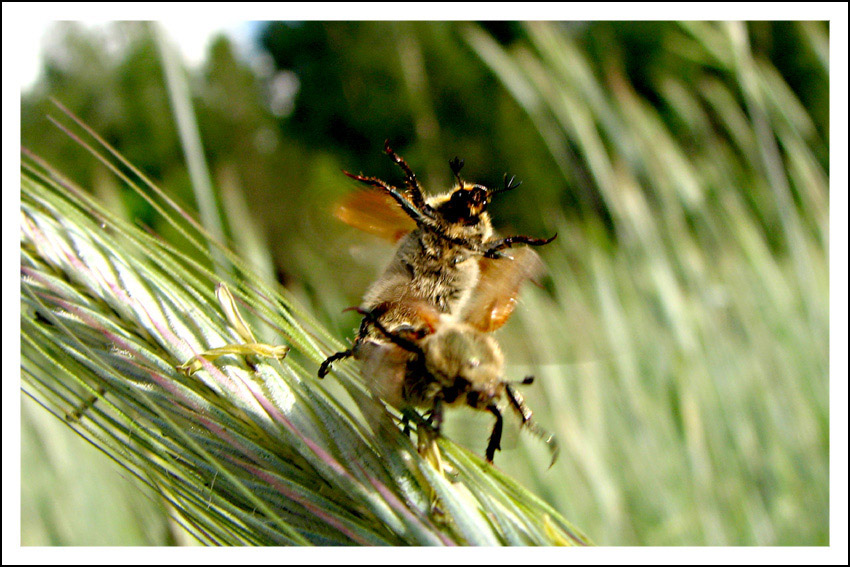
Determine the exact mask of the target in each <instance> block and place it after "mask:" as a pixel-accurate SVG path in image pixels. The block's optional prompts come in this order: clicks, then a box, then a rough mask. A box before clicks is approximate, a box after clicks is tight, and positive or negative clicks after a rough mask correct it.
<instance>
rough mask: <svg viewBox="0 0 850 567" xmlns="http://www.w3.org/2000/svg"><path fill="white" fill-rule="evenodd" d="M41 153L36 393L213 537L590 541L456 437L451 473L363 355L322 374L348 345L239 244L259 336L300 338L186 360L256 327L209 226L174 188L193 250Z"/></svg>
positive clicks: (33, 307) (34, 178)
mask: <svg viewBox="0 0 850 567" xmlns="http://www.w3.org/2000/svg"><path fill="white" fill-rule="evenodd" d="M86 135H87V136H93V135H94V133H93V132H91V131H89V132H87V134H86ZM95 141H96V143H97V144H100V143H101V142H100V141H99V140H97V139H96V140H95ZM102 150H108V148H105V147H104V148H102ZM92 151H93V152H95V151H96V150H95V149H94V148H92ZM28 158H29V159H25V162H24V171H23V174H22V210H21V213H22V219H21V227H22V233H21V291H22V316H21V329H22V378H23V384H24V386H23V391H24V394H25V395H26V396H28V397H31V398H33V399H34V400H36V401H37V402H38V403H39V404H41V405H43V406H44V408H45V409H47V410H48V411H50V412H51V413H53V414H54V415H55V416H56V417H57V418H59V419H64V420H65V421H66V422H67V424H68V425H69V426H70V427H72V428H73V429H74V430H75V431H77V432H78V433H79V434H80V435H82V436H83V437H85V438H86V439H88V440H89V441H91V442H92V443H93V444H94V445H95V446H97V447H98V448H100V449H101V450H102V451H104V452H105V453H106V454H107V455H109V456H110V457H111V458H112V459H114V460H115V461H116V462H117V463H119V464H120V465H121V466H123V467H125V469H126V470H127V471H128V472H129V474H130V475H131V476H134V477H135V480H136V481H137V482H140V483H142V484H144V485H146V486H147V487H148V488H149V489H150V490H151V494H156V495H157V497H158V499H159V500H160V502H161V503H160V506H162V507H163V508H167V509H169V510H173V511H174V512H173V515H172V516H173V519H174V521H175V522H177V523H179V524H181V525H182V526H183V528H184V529H185V530H186V531H187V532H189V533H190V534H192V536H194V538H195V539H197V541H199V542H202V543H206V544H226V545H236V544H253V545H259V544H266V545H268V544H277V545H284V544H290V545H292V544H294V545H305V544H314V545H352V544H361V545H402V544H415V545H453V544H487V545H495V544H512V545H534V544H537V545H543V544H555V543H570V544H581V543H584V542H585V540H584V536H582V535H581V534H579V533H578V532H576V531H575V530H574V529H573V528H571V527H570V526H569V524H568V523H566V521H565V520H563V519H562V517H561V516H560V514H558V513H557V512H556V511H555V510H554V509H552V508H551V507H549V506H548V505H546V504H545V503H543V502H542V501H539V500H536V499H535V498H534V497H533V496H532V495H531V494H529V493H528V492H526V491H525V490H524V489H522V488H521V487H519V485H517V484H516V483H514V482H513V481H511V480H510V479H509V478H507V477H505V476H504V475H502V474H500V473H499V471H498V470H497V469H495V468H493V467H492V466H491V465H488V464H486V463H484V462H483V460H482V459H481V458H480V457H477V456H471V455H470V454H468V453H467V452H466V451H464V450H461V449H458V448H455V447H453V446H452V444H451V442H449V441H448V440H446V439H440V447H441V448H442V450H443V452H444V455H445V459H446V462H447V463H448V465H449V467H450V470H451V471H452V478H451V479H449V478H446V477H443V476H442V475H440V474H438V472H437V471H436V470H435V469H434V468H433V467H432V465H431V464H429V463H428V462H427V461H425V460H423V459H422V458H421V457H420V456H419V454H418V452H417V450H416V447H415V446H414V445H413V444H412V443H411V441H410V440H409V439H407V437H405V436H404V435H403V434H402V432H401V430H400V429H399V427H398V426H397V425H396V423H395V422H394V418H393V417H392V416H391V415H390V413H389V412H387V411H386V410H385V409H384V408H383V406H382V405H381V404H380V403H379V402H378V401H377V400H375V399H373V398H372V397H371V396H370V395H369V394H368V393H367V392H366V391H365V390H364V388H363V386H362V385H361V384H360V382H359V381H358V379H357V378H356V377H355V375H354V374H353V373H352V372H351V370H352V369H349V370H348V371H345V372H343V373H342V374H341V376H340V378H339V380H338V381H334V380H332V379H330V378H329V379H327V380H325V381H324V382H320V381H319V380H318V378H316V376H315V369H316V367H317V365H318V362H319V361H321V360H322V359H323V358H324V356H325V353H327V352H330V351H332V350H335V349H338V348H339V346H340V345H339V344H337V343H334V342H332V341H330V340H329V338H328V334H327V333H326V332H324V331H322V330H321V329H320V328H319V327H318V325H316V323H315V322H314V321H313V320H312V319H311V318H310V317H309V316H308V315H306V314H305V313H303V312H301V311H299V310H298V309H297V308H296V307H295V306H294V305H293V304H292V303H291V302H290V301H289V300H287V299H286V297H284V295H282V294H281V292H278V291H276V290H275V289H274V288H273V286H271V285H269V284H267V283H264V282H262V281H261V280H259V279H257V278H251V277H250V270H248V268H246V267H245V266H244V265H243V264H242V263H241V261H240V260H239V259H238V258H237V257H236V256H234V255H233V254H232V253H230V252H228V251H227V250H225V249H224V248H219V253H220V254H222V255H224V256H226V257H227V260H228V262H230V263H231V264H232V265H234V266H236V267H237V268H238V269H239V270H240V272H239V273H240V274H241V276H232V281H231V282H230V283H229V287H230V289H231V290H232V292H233V295H234V296H235V298H236V302H237V304H238V307H237V308H238V309H240V311H244V313H245V315H247V319H248V323H247V324H248V325H249V326H253V323H254V322H256V321H263V322H264V323H265V324H266V326H268V327H269V328H271V329H272V330H273V333H271V335H272V336H269V337H265V338H263V339H260V340H263V341H264V342H266V343H270V344H280V343H286V344H287V345H289V346H291V347H292V351H291V352H290V354H289V356H288V357H287V358H285V359H284V360H279V361H274V360H268V359H265V358H263V357H255V356H248V357H247V359H246V357H244V356H237V357H232V356H231V357H221V358H218V359H217V360H216V361H215V363H212V362H210V361H208V360H206V359H203V358H202V359H199V360H200V365H198V366H199V368H197V369H195V368H193V370H196V371H195V372H181V371H180V369H179V368H178V367H179V366H180V365H182V364H184V363H186V361H188V360H190V359H191V358H192V357H194V356H196V355H198V354H201V353H202V352H203V351H207V350H209V349H215V348H217V347H220V346H223V345H225V344H232V343H234V342H239V341H240V340H244V339H240V336H239V333H237V332H235V331H234V329H233V328H232V326H233V321H234V317H233V316H232V315H231V316H228V313H222V311H221V309H220V308H219V307H218V306H217V305H218V302H217V301H216V299H215V297H214V295H213V290H214V289H215V287H216V281H217V275H216V272H215V271H214V270H213V262H212V260H211V258H210V256H209V255H207V252H206V246H205V243H204V241H203V240H200V239H198V236H199V235H203V234H204V233H203V231H202V230H201V229H200V228H199V227H198V226H197V225H196V224H195V223H194V222H193V221H192V220H191V219H190V218H189V217H187V216H183V215H182V213H181V212H180V211H179V210H176V209H174V208H173V205H170V204H169V203H168V202H166V203H162V204H160V206H159V210H160V211H161V213H162V214H163V215H165V216H167V217H168V218H169V219H170V221H171V222H172V223H174V224H175V225H180V224H181V223H183V224H185V228H184V229H183V230H184V234H185V237H186V238H187V240H189V242H190V243H191V245H192V246H194V249H195V255H189V254H187V253H185V252H178V251H177V250H175V249H174V248H172V247H171V246H170V245H168V244H167V243H165V242H164V241H162V240H160V239H159V238H157V237H156V236H152V235H149V234H146V233H144V232H142V231H141V230H140V229H138V228H137V227H134V226H131V225H128V224H126V223H125V222H123V221H121V220H119V219H117V218H115V217H113V216H112V215H110V214H109V213H108V212H107V211H105V210H104V209H103V208H101V207H100V206H99V205H98V204H97V203H96V202H95V201H93V200H92V199H91V198H90V197H88V196H87V195H86V194H85V193H83V192H81V191H80V190H79V188H77V187H74V186H73V185H72V184H70V183H68V182H67V181H65V180H64V179H63V178H62V177H61V175H60V174H59V173H58V172H56V171H54V170H53V169H51V168H50V167H49V166H48V165H46V164H44V163H41V162H40V161H39V160H38V159H37V158H36V157H35V156H28ZM101 159H103V161H104V163H108V164H110V166H111V167H113V168H114V170H115V171H116V172H119V173H120V175H121V177H122V179H123V180H124V181H125V182H126V183H127V184H128V185H130V186H131V187H132V188H133V189H134V190H136V191H139V192H142V193H146V194H148V197H149V198H151V199H152V200H161V199H163V198H164V196H163V195H162V194H160V193H158V192H157V190H156V188H154V187H145V186H144V184H142V185H141V186H139V185H137V181H139V179H138V178H137V177H136V174H135V173H133V172H128V173H121V172H122V171H123V170H124V169H126V168H128V167H130V166H129V164H126V163H121V161H120V158H119V157H118V156H117V155H113V156H112V157H110V158H106V157H103V156H101ZM218 267H219V268H220V269H221V268H223V267H222V266H218ZM231 311H232V310H231ZM242 334H243V335H244V334H245V333H244V332H242Z"/></svg>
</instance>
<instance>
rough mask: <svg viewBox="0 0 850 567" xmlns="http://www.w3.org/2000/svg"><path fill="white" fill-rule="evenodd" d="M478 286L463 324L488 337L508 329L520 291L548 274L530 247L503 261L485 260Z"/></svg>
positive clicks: (466, 306) (482, 261)
mask: <svg viewBox="0 0 850 567" xmlns="http://www.w3.org/2000/svg"><path fill="white" fill-rule="evenodd" d="M479 267H480V269H481V272H480V277H479V280H478V284H477V285H476V286H475V288H474V289H473V291H472V293H471V294H470V298H469V301H468V302H467V303H466V305H465V306H464V310H463V320H464V321H466V322H467V323H469V324H470V325H472V326H473V327H475V328H476V329H478V330H479V331H483V332H485V333H490V332H492V331H495V330H496V329H498V328H499V327H501V326H502V325H504V324H505V323H506V322H507V320H508V319H509V318H510V316H511V314H512V313H513V312H514V309H515V308H516V304H517V296H518V295H519V290H520V287H522V284H523V282H525V281H526V280H534V279H536V278H538V277H540V276H541V275H542V274H543V272H544V266H543V261H542V260H541V259H540V256H539V255H538V254H537V252H535V251H534V250H532V249H531V248H528V247H522V248H517V249H512V250H510V254H509V255H507V254H506V255H505V256H504V257H502V258H495V259H491V258H481V260H480V261H479Z"/></svg>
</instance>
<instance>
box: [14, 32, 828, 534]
mask: <svg viewBox="0 0 850 567" xmlns="http://www.w3.org/2000/svg"><path fill="white" fill-rule="evenodd" d="M251 29H252V31H253V38H254V43H253V46H252V49H251V50H250V51H248V52H245V51H244V50H243V49H237V47H236V46H235V45H234V44H233V43H231V42H230V40H228V39H227V38H225V37H223V36H222V37H220V38H218V39H217V40H216V41H215V42H214V43H213V44H212V45H211V47H210V49H209V51H208V54H207V57H206V60H205V62H204V64H203V66H202V68H200V69H195V70H191V71H190V72H189V74H188V80H189V88H190V90H191V95H192V102H193V104H194V117H195V118H196V120H197V124H198V126H199V131H200V136H201V138H202V140H203V150H204V151H203V156H204V157H205V158H206V163H207V165H208V168H209V172H210V175H211V180H212V185H213V187H214V193H215V199H216V202H217V207H218V211H219V214H220V216H221V218H222V219H223V222H224V231H225V234H226V238H227V239H228V241H229V242H230V243H231V244H232V246H233V247H234V248H235V249H237V250H238V251H239V252H240V253H241V254H243V255H245V256H246V257H247V258H249V259H250V260H251V261H252V262H253V263H254V265H255V266H256V267H257V269H258V271H260V272H261V273H262V274H264V275H265V277H268V278H270V279H271V278H276V279H278V280H279V281H280V282H281V283H282V284H283V285H284V286H285V287H286V288H287V289H289V290H290V291H291V293H292V294H293V295H294V296H295V297H296V298H297V299H298V300H299V301H300V302H301V303H302V304H303V305H304V306H305V307H306V308H308V309H309V310H310V311H311V312H312V313H313V314H315V316H316V317H318V318H319V319H320V320H321V321H323V322H324V323H326V324H327V326H328V327H329V328H330V329H332V331H333V333H334V334H335V335H336V336H338V337H340V338H341V339H344V340H348V339H350V338H351V337H353V335H354V331H355V328H356V326H357V324H358V322H359V321H358V318H357V316H356V315H353V314H351V313H343V312H342V310H343V309H344V308H345V307H348V306H352V305H356V304H357V303H358V302H359V299H360V295H361V294H362V293H363V291H364V290H365V289H366V287H367V286H368V284H369V283H370V282H371V280H372V279H373V278H374V277H375V276H376V275H377V273H378V272H379V270H380V269H381V267H382V265H383V264H384V263H385V262H386V261H387V260H388V258H389V256H390V255H391V254H392V249H391V247H389V246H388V245H386V244H384V243H381V242H379V241H378V240H376V239H374V238H373V237H371V236H368V235H364V234H361V233H358V232H356V231H354V230H353V229H351V228H348V227H346V226H344V225H342V223H339V222H338V221H336V220H335V219H334V218H333V216H332V214H331V211H332V208H333V205H334V203H335V202H337V201H338V200H339V199H340V198H343V197H344V196H346V195H348V194H350V193H351V192H352V191H353V190H354V189H355V188H356V186H355V184H354V183H353V182H351V181H350V180H348V179H347V178H346V177H345V176H344V175H343V174H342V173H341V170H343V169H345V170H348V171H353V172H362V173H365V174H367V175H373V176H378V177H380V178H382V179H385V180H387V181H389V182H391V183H393V182H400V179H401V176H400V172H399V171H398V169H397V168H396V167H395V166H394V165H393V164H392V162H391V161H390V160H389V159H388V158H387V157H386V156H385V155H383V153H382V148H383V144H384V140H389V141H390V142H391V144H392V145H393V147H394V148H395V149H396V150H397V151H398V152H399V153H400V154H401V155H402V156H404V157H405V159H406V160H407V161H408V163H409V164H410V165H411V167H412V168H413V169H414V171H416V173H417V176H418V177H419V179H420V180H421V181H422V182H423V185H424V187H425V189H426V191H429V190H430V191H432V192H436V191H439V190H443V189H445V188H447V187H448V186H449V184H450V183H451V181H452V175H451V171H450V170H449V167H448V160H449V159H451V158H452V157H454V156H459V157H461V158H463V159H464V160H465V161H466V167H465V169H464V171H463V174H464V177H465V178H466V179H468V180H470V181H476V182H479V183H484V184H487V185H490V186H492V185H497V184H500V183H501V180H502V175H503V174H504V173H505V172H507V173H508V174H509V175H516V176H517V178H518V179H521V180H523V181H524V183H523V185H522V187H521V188H520V189H518V190H516V191H512V192H509V193H506V194H504V195H500V196H499V197H498V198H497V200H496V202H494V203H493V205H492V209H491V210H492V214H493V218H494V219H495V225H496V228H497V230H499V231H500V232H501V233H503V234H515V233H521V234H529V235H533V236H539V237H543V236H549V235H551V234H553V233H555V232H557V233H558V239H557V240H556V241H555V242H554V243H552V244H550V245H548V246H546V247H545V248H542V249H541V250H540V252H541V255H542V256H543V259H544V261H545V262H546V263H547V265H548V267H549V270H550V273H549V275H548V276H547V279H546V280H545V281H544V283H543V285H542V286H541V287H533V286H529V289H527V290H525V291H524V292H523V296H522V304H521V307H520V308H519V309H518V311H517V313H516V314H515V315H514V317H513V319H512V321H511V322H510V323H509V324H508V325H507V326H506V327H505V328H504V329H502V330H500V331H499V333H498V335H499V338H500V341H501V343H502V344H503V345H504V347H505V351H506V353H507V357H508V361H509V367H508V372H509V373H510V374H511V377H515V378H520V377H522V376H525V375H527V374H534V375H535V376H536V377H537V378H538V380H537V381H536V382H535V384H534V385H533V386H531V387H528V388H527V389H526V391H525V392H524V393H525V395H526V398H527V401H528V402H529V405H530V406H531V407H532V408H533V409H534V410H535V412H536V416H537V418H538V421H539V422H540V424H541V425H543V426H544V427H546V428H548V429H551V430H552V431H554V432H556V433H557V434H558V436H559V437H560V439H561V443H562V447H563V451H562V454H561V458H560V460H559V462H558V463H557V464H556V465H555V466H554V467H553V468H552V469H550V470H547V469H546V465H547V458H546V449H545V447H542V446H540V444H539V443H537V442H536V441H535V440H534V439H532V438H530V437H526V436H523V435H517V434H516V433H511V434H508V437H511V438H510V439H508V440H506V442H505V443H504V445H505V447H504V448H505V450H504V451H503V452H502V453H501V454H500V455H498V456H497V458H496V464H497V466H499V467H500V468H502V469H504V470H505V471H507V472H508V473H510V474H511V475H513V476H515V477H516V478H518V479H519V480H520V481H521V482H523V483H524V484H525V485H526V486H528V487H529V488H531V489H532V490H534V491H535V492H536V493H538V494H539V495H540V496H541V497H543V498H544V499H546V500H547V501H548V502H550V503H551V504H553V505H554V506H555V507H556V508H557V509H558V510H560V511H561V512H562V513H563V514H564V516H565V517H567V518H568V519H569V520H570V521H571V522H573V523H574V524H575V525H576V526H577V527H579V528H580V529H581V530H583V531H584V532H585V533H586V534H587V535H588V536H589V537H590V538H591V539H592V540H593V541H594V542H596V543H598V544H604V545H827V544H828V543H829V389H828V378H829V374H828V368H829V367H828V344H829V286H828V275H829V265H828V257H827V250H828V244H829V241H828V238H829V223H828V220H829V146H828V140H829V25H828V23H826V22H751V23H744V22H725V23H717V22H714V23H712V22H640V23H618V22H587V23H583V22H535V23H523V22H484V23H480V22H479V23H456V22H317V21H312V22H289V23H281V22H257V23H255V24H253V25H252V26H251ZM162 37H163V36H162V35H161V31H158V28H157V27H156V26H151V25H149V24H144V23H137V22H136V23H129V22H116V23H115V24H114V25H112V26H110V27H108V28H105V29H101V30H99V31H92V30H90V29H88V28H85V27H83V26H80V25H77V24H74V23H70V22H68V23H63V24H57V27H56V28H55V29H54V31H53V32H52V38H53V39H52V42H51V46H50V49H49V50H48V51H47V56H46V60H45V62H44V65H45V67H44V73H43V75H42V76H41V77H40V79H39V81H38V83H37V84H36V85H35V86H34V87H33V88H32V89H30V90H28V91H26V92H24V93H23V95H22V101H21V110H22V121H21V128H22V133H21V138H22V145H23V146H24V147H26V148H28V149H29V150H32V151H33V152H35V153H36V154H38V155H40V156H41V157H43V158H44V159H46V160H47V161H49V162H50V163H52V164H53V165H54V166H55V167H56V168H57V169H58V170H60V171H62V172H64V173H65V174H66V175H67V176H68V177H69V178H71V179H72V180H74V181H76V182H77V183H79V184H80V185H81V186H83V187H87V188H91V190H92V191H94V192H95V193H96V194H97V195H98V196H99V197H100V198H102V199H103V200H104V202H106V203H109V204H110V206H111V207H112V208H113V210H115V211H118V212H122V214H124V215H126V217H127V218H130V219H133V220H135V221H136V222H138V223H140V224H142V225H144V226H146V227H149V228H150V229H151V230H154V231H156V232H159V233H160V234H162V235H163V236H164V237H166V238H174V239H176V238H177V237H176V236H175V235H174V234H173V229H170V228H169V227H168V226H166V225H161V224H160V222H159V218H158V217H157V215H156V214H155V212H154V211H153V210H151V209H150V208H149V207H148V206H147V205H146V204H145V203H144V202H143V201H141V200H140V199H138V198H137V197H134V196H133V195H131V194H128V193H123V192H121V191H119V190H118V189H117V187H118V184H117V183H116V182H115V181H114V180H113V178H112V177H111V176H110V174H109V173H108V172H107V171H106V170H105V169H104V168H103V167H102V166H101V165H99V164H97V163H96V162H95V160H94V159H93V158H92V157H91V156H90V155H89V154H88V153H87V152H86V150H85V149H84V148H82V147H80V145H79V144H78V143H77V142H75V141H74V140H72V139H70V138H68V137H67V135H66V134H64V133H63V132H62V131H60V130H59V129H58V128H56V127H55V126H53V125H52V124H51V123H50V122H49V120H48V118H47V117H48V116H49V115H56V114H58V111H57V110H56V107H55V106H54V105H53V104H52V102H51V101H50V99H51V97H53V98H55V99H57V100H58V101H60V102H61V103H62V104H64V105H65V106H67V107H68V108H69V109H70V110H71V111H72V112H74V113H75V114H77V115H78V116H79V117H80V118H81V119H82V120H83V121H85V122H86V123H88V124H89V125H90V126H91V127H92V128H93V129H94V130H95V131H97V132H98V133H100V134H101V135H102V136H103V137H104V138H105V139H106V140H107V141H108V142H109V143H111V144H113V145H114V146H115V147H116V148H117V149H118V150H119V151H121V152H122V153H123V154H124V155H125V156H126V157H127V158H128V159H129V160H130V161H131V162H132V163H134V164H135V165H136V166H137V167H138V168H139V169H141V170H142V171H143V172H144V173H145V174H146V175H148V176H149V177H150V178H151V179H152V180H153V181H154V182H155V183H157V184H159V185H160V186H162V187H163V188H165V189H166V190H167V191H169V192H170V193H171V194H172V195H174V197H175V199H176V200H177V201H178V202H180V203H181V204H182V205H183V206H184V207H185V208H187V209H189V210H197V208H198V205H197V204H196V203H195V197H194V196H193V193H192V181H191V179H190V175H189V173H188V170H187V167H186V161H187V160H186V157H185V154H184V150H183V149H182V147H181V142H180V135H179V132H178V128H177V120H176V119H175V118H174V113H173V111H172V104H171V102H170V98H169V93H170V92H171V93H173V91H174V89H175V86H174V84H173V82H172V83H171V84H169V83H168V81H167V80H166V78H165V74H164V70H163V61H164V58H163V49H162V48H161V45H162V44H161V43H159V42H160V41H161V39H162ZM165 53H166V55H165V59H166V60H167V58H168V57H169V55H168V50H167V49H166V50H165ZM175 242H176V243H177V244H178V245H179V242H178V241H176V240H175ZM513 425H515V424H513V423H511V426H513ZM22 427H23V433H22V465H21V476H22V484H23V486H22V518H21V520H22V532H21V542H22V544H24V545H65V544H70V545H86V544H88V545H99V544H111V545H130V544H134V545H145V544H173V543H184V542H185V541H186V540H185V538H184V537H183V536H182V535H181V534H180V532H179V531H178V530H176V529H175V528H174V524H173V523H172V522H171V521H169V520H168V511H167V510H166V509H164V507H163V506H162V504H161V502H159V501H158V500H157V498H156V497H155V496H153V495H148V494H145V493H144V491H140V490H139V489H137V488H135V487H134V486H132V485H131V481H130V480H129V479H127V478H124V476H123V475H122V473H121V472H120V468H119V467H117V466H116V465H115V464H114V463H112V462H111V461H109V460H108V459H106V458H105V457H103V456H102V455H100V454H99V453H98V452H97V451H96V450H94V449H92V448H91V447H89V446H88V445H87V444H85V442H83V441H81V440H79V439H78V438H76V437H75V436H74V434H73V433H72V432H70V431H69V430H67V428H65V427H64V426H63V425H62V424H60V423H58V422H56V421H55V419H53V418H52V417H51V416H49V414H47V412H44V411H43V410H42V409H41V408H39V407H38V406H37V405H36V404H34V403H33V402H32V401H31V400H30V399H29V398H27V397H24V398H22ZM489 427H490V422H489V420H488V419H487V416H476V415H472V412H466V411H458V412H454V413H453V414H451V415H449V416H448V424H447V429H448V432H447V435H449V436H450V437H452V438H453V439H457V440H458V441H460V442H463V443H465V444H466V445H467V446H469V447H472V448H483V447H484V444H485V442H486V436H487V434H488V433H489ZM509 429H515V427H509Z"/></svg>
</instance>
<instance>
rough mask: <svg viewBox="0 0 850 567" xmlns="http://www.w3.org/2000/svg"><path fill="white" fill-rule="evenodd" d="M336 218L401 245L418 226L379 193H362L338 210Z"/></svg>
mask: <svg viewBox="0 0 850 567" xmlns="http://www.w3.org/2000/svg"><path fill="white" fill-rule="evenodd" d="M334 216H335V217H337V218H338V219H339V220H341V221H342V222H344V223H346V224H347V225H349V226H353V227H354V228H357V229H359V230H362V231H365V232H368V233H370V234H374V235H376V236H380V237H381V238H383V239H385V240H389V241H390V242H397V241H398V240H400V239H401V238H402V237H403V236H404V235H405V234H407V233H409V232H410V231H412V230H413V229H415V228H416V223H415V222H414V221H413V219H411V218H410V217H409V216H407V214H405V212H404V211H403V210H402V209H401V207H400V206H399V204H398V203H396V202H395V200H394V199H393V198H392V197H390V196H389V195H387V194H386V193H381V192H379V191H370V190H359V191H355V192H353V193H351V194H349V195H348V196H347V197H346V198H345V199H343V200H342V201H340V202H339V203H338V204H337V205H336V207H335V208H334Z"/></svg>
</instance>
